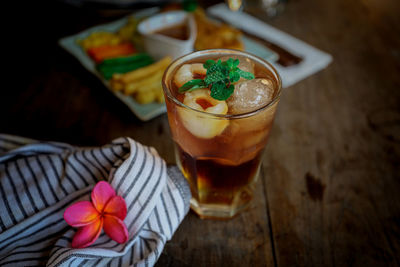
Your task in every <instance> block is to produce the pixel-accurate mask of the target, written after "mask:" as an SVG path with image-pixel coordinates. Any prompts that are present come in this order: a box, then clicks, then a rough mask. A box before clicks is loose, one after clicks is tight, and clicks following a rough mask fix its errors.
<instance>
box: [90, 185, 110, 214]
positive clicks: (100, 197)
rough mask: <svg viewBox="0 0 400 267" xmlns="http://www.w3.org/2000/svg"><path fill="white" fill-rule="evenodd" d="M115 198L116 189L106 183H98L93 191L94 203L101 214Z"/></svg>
mask: <svg viewBox="0 0 400 267" xmlns="http://www.w3.org/2000/svg"><path fill="white" fill-rule="evenodd" d="M113 196H115V191H114V188H112V187H111V185H110V184H109V183H107V182H105V181H100V182H98V183H97V184H96V185H95V187H94V188H93V191H92V202H93V205H94V206H95V208H96V209H97V210H98V211H99V212H100V213H101V212H103V209H104V207H105V205H106V204H107V202H108V201H110V199H111V198H112V197H113Z"/></svg>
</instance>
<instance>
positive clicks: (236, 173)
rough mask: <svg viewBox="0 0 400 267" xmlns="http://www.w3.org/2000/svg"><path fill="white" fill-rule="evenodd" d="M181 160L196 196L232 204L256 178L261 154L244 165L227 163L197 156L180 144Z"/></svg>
mask: <svg viewBox="0 0 400 267" xmlns="http://www.w3.org/2000/svg"><path fill="white" fill-rule="evenodd" d="M178 151H179V159H180V163H181V164H182V168H183V170H184V172H185V174H186V175H185V176H186V178H187V179H188V181H189V184H190V187H191V191H192V194H193V197H195V198H196V199H197V200H198V201H199V202H200V203H201V204H209V203H210V204H222V205H230V204H232V202H233V201H234V198H235V197H250V196H249V195H242V196H241V195H240V193H241V191H243V190H244V189H245V188H246V187H248V186H249V185H250V184H251V183H252V182H254V180H255V178H256V174H257V171H258V166H259V163H260V157H261V153H262V152H260V153H258V154H257V155H256V156H255V158H253V159H251V160H250V161H247V162H244V163H242V164H240V165H236V166H232V165H227V164H224V163H223V161H221V160H218V159H211V158H209V159H207V158H200V159H199V158H193V157H192V156H190V155H189V154H188V153H186V152H185V151H183V150H182V149H181V148H180V147H178Z"/></svg>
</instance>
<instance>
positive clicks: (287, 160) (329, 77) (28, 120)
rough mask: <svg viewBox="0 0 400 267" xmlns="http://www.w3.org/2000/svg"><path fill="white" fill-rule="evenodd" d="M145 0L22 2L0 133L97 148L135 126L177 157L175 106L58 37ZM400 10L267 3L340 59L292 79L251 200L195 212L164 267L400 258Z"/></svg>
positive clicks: (280, 23)
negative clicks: (123, 88)
mask: <svg viewBox="0 0 400 267" xmlns="http://www.w3.org/2000/svg"><path fill="white" fill-rule="evenodd" d="M37 2H40V3H37ZM202 2H207V1H202ZM131 11H133V10H132V9H124V10H107V11H104V10H99V9H95V8H91V7H87V6H84V7H80V8H78V7H74V6H69V5H66V4H63V3H62V2H58V1H45V2H41V1H31V2H28V3H26V5H25V6H24V7H23V8H21V9H17V11H15V13H14V14H15V15H17V16H15V17H14V18H13V23H8V24H5V25H4V26H5V27H11V33H10V34H9V35H5V37H4V38H2V40H3V42H4V43H6V44H7V45H8V46H10V48H9V49H7V50H3V53H4V54H5V55H4V58H7V59H4V60H3V64H4V65H3V66H5V72H3V73H4V76H3V79H2V80H3V85H2V87H1V89H0V132H3V133H8V134H16V135H22V136H28V137H31V138H36V139H41V140H54V141H61V142H68V143H72V144H75V145H84V146H92V145H102V144H105V143H107V142H110V141H111V140H112V139H114V138H117V137H120V136H129V137H132V138H134V139H135V140H137V141H139V142H141V143H143V144H145V145H148V146H153V147H155V148H156V149H157V150H158V152H159V154H160V155H161V156H162V157H163V158H164V159H165V160H166V161H167V162H168V163H174V157H173V146H172V142H171V140H170V135H169V134H170V133H169V126H168V121H167V117H166V115H162V116H159V117H157V118H155V119H153V120H151V121H149V122H141V121H139V120H138V119H137V118H135V117H134V115H133V114H132V113H131V112H130V111H129V109H128V108H127V107H125V106H124V105H123V104H122V103H121V102H120V101H119V100H118V99H117V98H115V97H114V96H113V95H112V94H111V93H110V92H109V91H108V90H107V89H106V88H105V87H104V86H103V85H102V83H101V82H100V81H98V80H97V78H96V77H94V76H93V75H92V74H90V73H89V72H87V71H86V70H85V69H84V68H83V67H82V66H81V65H80V64H79V62H78V61H77V60H76V59H74V58H73V57H72V56H71V55H69V54H68V53H67V52H65V51H63V50H62V49H61V48H60V47H59V46H58V45H57V40H58V39H59V38H61V37H64V36H67V35H71V34H75V33H77V32H79V31H82V30H84V29H86V28H88V27H91V26H94V25H97V24H100V23H105V22H109V21H113V20H115V19H118V18H120V17H121V16H122V15H124V14H127V13H129V12H131ZM399 14H400V2H399V1H398V0H386V1H373V0H353V1H348V0H336V1H318V0H302V1H300V0H290V1H287V3H286V5H285V10H284V11H283V12H282V13H280V14H279V15H278V16H277V17H275V18H273V19H271V18H267V17H266V16H265V14H262V13H261V12H258V13H256V14H254V15H255V16H257V17H259V18H261V19H263V20H265V21H267V22H268V23H270V24H271V25H272V26H274V27H277V28H279V29H281V30H283V31H285V32H287V33H289V34H292V35H293V36H295V37H297V38H300V39H301V40H303V41H305V42H307V43H309V44H311V45H313V46H315V47H318V48H319V49H321V50H324V51H326V52H328V53H330V54H332V56H333V63H332V64H331V65H330V66H329V67H328V68H326V69H325V70H323V71H321V72H319V73H317V74H315V75H313V76H311V77H308V78H306V79H305V80H303V81H301V82H299V83H297V84H296V85H294V86H292V87H290V88H286V89H285V90H283V94H282V97H281V101H280V104H279V108H278V112H277V115H276V119H275V124H274V126H273V128H272V133H271V136H270V140H269V144H268V146H267V149H266V153H265V157H264V160H263V167H262V172H261V177H260V179H259V181H258V183H257V190H256V195H255V199H254V202H253V203H252V205H251V207H250V208H249V209H248V210H247V211H245V212H244V213H242V214H240V215H239V216H237V217H236V218H234V219H232V220H230V221H210V220H207V221H203V220H200V219H199V218H198V217H197V216H196V215H195V214H194V213H192V212H190V213H189V214H188V215H187V217H186V218H185V219H184V221H183V222H182V224H181V225H180V227H179V228H178V230H177V232H176V233H175V235H174V236H173V238H172V240H171V241H169V242H168V243H167V244H166V246H165V249H164V251H163V254H162V256H161V257H160V259H159V261H158V263H157V264H156V266H230V267H233V266H399V265H400V256H399V255H400V193H399V192H400V16H399ZM15 21H18V22H19V23H20V24H16V23H14V22H15ZM12 25H14V26H12ZM19 25H21V26H19ZM9 56H11V58H10V59H8V57H9Z"/></svg>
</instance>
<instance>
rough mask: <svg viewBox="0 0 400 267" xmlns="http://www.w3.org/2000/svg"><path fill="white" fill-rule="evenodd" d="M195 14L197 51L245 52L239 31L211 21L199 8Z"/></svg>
mask: <svg viewBox="0 0 400 267" xmlns="http://www.w3.org/2000/svg"><path fill="white" fill-rule="evenodd" d="M193 13H194V18H195V21H196V25H197V38H196V42H195V48H196V50H204V49H211V48H230V49H238V50H244V44H243V42H242V41H241V39H240V38H241V35H242V33H241V32H240V31H239V30H238V29H235V28H233V27H231V26H229V25H227V24H224V23H216V22H213V21H211V20H210V19H208V18H207V16H206V14H205V12H204V10H203V9H201V8H197V9H196V10H195V11H194V12H193Z"/></svg>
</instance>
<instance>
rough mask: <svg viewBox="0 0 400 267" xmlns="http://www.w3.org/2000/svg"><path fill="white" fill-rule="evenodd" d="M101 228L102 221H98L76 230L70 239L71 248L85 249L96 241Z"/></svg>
mask: <svg viewBox="0 0 400 267" xmlns="http://www.w3.org/2000/svg"><path fill="white" fill-rule="evenodd" d="M102 227H103V220H102V219H98V220H96V221H94V222H93V223H91V224H88V225H86V226H83V227H81V228H79V229H78V231H77V232H76V233H75V235H74V238H73V239H72V247H73V248H85V247H87V246H90V245H91V244H93V243H94V241H96V240H97V238H98V237H99V235H100V233H101V229H102Z"/></svg>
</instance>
